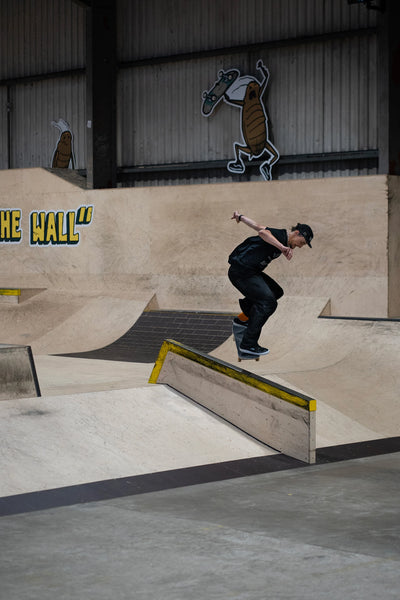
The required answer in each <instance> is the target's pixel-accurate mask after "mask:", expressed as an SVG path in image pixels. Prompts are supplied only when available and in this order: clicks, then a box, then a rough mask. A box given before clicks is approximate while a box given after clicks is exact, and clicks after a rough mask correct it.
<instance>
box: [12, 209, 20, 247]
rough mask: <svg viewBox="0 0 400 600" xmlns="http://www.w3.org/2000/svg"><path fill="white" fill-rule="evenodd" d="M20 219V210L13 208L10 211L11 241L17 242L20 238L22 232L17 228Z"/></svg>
mask: <svg viewBox="0 0 400 600" xmlns="http://www.w3.org/2000/svg"><path fill="white" fill-rule="evenodd" d="M20 220H21V211H20V210H13V211H12V221H11V239H12V241H13V242H17V241H18V240H20V239H21V235H22V232H21V231H20V229H19V222H20Z"/></svg>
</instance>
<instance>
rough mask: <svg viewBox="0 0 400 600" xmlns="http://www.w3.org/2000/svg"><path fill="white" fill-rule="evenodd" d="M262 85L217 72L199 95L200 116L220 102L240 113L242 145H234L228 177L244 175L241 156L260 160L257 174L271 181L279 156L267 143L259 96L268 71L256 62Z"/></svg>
mask: <svg viewBox="0 0 400 600" xmlns="http://www.w3.org/2000/svg"><path fill="white" fill-rule="evenodd" d="M257 69H259V70H260V71H261V74H262V81H261V82H260V81H259V80H258V79H256V78H255V77H251V76H243V77H241V76H240V71H238V69H231V70H230V71H220V72H219V73H218V75H219V79H218V80H217V81H216V82H215V83H214V85H213V86H212V88H211V89H210V90H209V91H208V92H203V105H202V109H201V112H202V114H203V116H205V117H209V116H210V115H211V114H212V112H213V110H214V108H215V107H216V106H217V104H219V102H220V101H221V100H222V99H223V100H224V101H225V102H226V103H227V104H231V105H232V106H237V107H239V108H240V110H241V132H242V137H243V140H242V143H238V142H235V143H234V144H233V150H234V153H235V160H231V161H230V162H228V164H227V169H228V171H229V172H230V173H244V172H245V169H246V167H245V164H244V162H243V156H246V157H247V158H248V159H249V160H252V159H254V158H263V157H265V160H264V161H263V162H262V163H261V165H260V173H261V175H262V176H263V178H264V179H265V180H267V181H269V180H270V179H272V176H271V169H272V166H273V165H274V164H275V163H276V162H277V161H278V160H279V152H278V150H277V149H276V148H275V146H274V145H273V143H272V142H271V140H270V139H269V133H268V117H267V114H266V111H265V107H264V104H263V102H262V95H263V94H264V92H265V89H266V87H267V84H268V79H269V71H268V69H267V68H266V67H265V65H264V63H263V62H262V60H259V61H258V62H257Z"/></svg>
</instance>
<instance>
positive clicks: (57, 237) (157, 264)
mask: <svg viewBox="0 0 400 600" xmlns="http://www.w3.org/2000/svg"><path fill="white" fill-rule="evenodd" d="M0 189H1V193H2V199H1V206H0V209H1V213H0V215H1V222H0V226H1V227H0V234H1V242H0V247H1V252H2V261H1V266H0V287H3V288H13V287H15V288H21V289H22V290H29V291H30V292H29V294H27V296H28V299H27V300H26V301H24V302H22V303H21V304H20V305H18V306H14V305H13V306H11V305H10V306H9V305H7V306H6V307H5V308H4V307H2V310H1V311H0V319H1V321H2V325H4V327H3V334H4V335H6V334H7V336H8V337H7V339H6V340H5V339H4V340H3V342H7V343H22V342H23V343H31V341H32V340H35V339H36V338H37V336H38V331H39V330H40V331H41V334H42V335H43V333H45V334H46V333H49V332H50V331H51V330H52V329H54V327H56V326H60V325H61V324H62V322H63V321H64V320H65V319H70V318H71V317H72V316H73V315H74V314H75V313H77V312H79V311H82V310H84V308H85V304H84V303H85V302H87V301H88V299H89V300H90V302H92V303H94V308H93V309H90V310H86V317H85V318H87V317H88V314H92V315H94V314H95V313H94V311H95V309H96V302H97V303H99V302H103V300H104V298H106V299H107V302H106V303H105V308H104V306H103V305H102V306H103V308H102V310H103V312H102V313H101V319H102V322H104V321H105V320H106V317H107V315H110V318H111V319H112V314H114V313H113V311H114V307H115V305H116V304H118V315H119V321H118V327H117V331H113V335H111V332H110V336H109V337H110V341H111V339H115V338H116V337H117V336H118V335H119V334H120V333H123V329H125V330H126V329H127V328H128V327H129V326H130V325H131V324H132V323H133V322H134V320H135V319H136V318H137V316H139V314H140V311H141V310H143V308H144V307H145V306H146V304H147V303H148V302H149V300H150V299H151V298H152V297H153V296H154V295H155V296H156V301H157V302H158V305H159V306H160V307H161V308H166V309H168V308H178V309H179V308H180V309H184V308H186V309H202V310H222V311H231V310H232V311H234V310H236V309H237V296H238V294H237V292H236V290H235V289H234V288H233V287H232V286H231V284H230V283H229V281H228V279H227V275H226V273H227V268H228V263H227V258H228V255H229V253H230V251H231V250H232V249H233V248H234V247H235V246H236V245H237V244H238V243H240V242H241V241H242V240H243V239H244V238H245V237H247V236H248V235H252V231H251V230H250V229H249V228H248V227H246V226H244V225H243V224H239V225H237V224H236V223H235V222H234V221H232V220H230V216H231V215H232V213H233V211H234V210H235V209H238V210H240V211H241V212H242V213H244V214H247V215H249V216H251V217H252V218H254V219H255V220H256V221H258V222H260V223H261V224H263V225H270V226H272V227H287V228H289V227H291V226H292V225H295V224H296V222H297V221H301V222H306V223H309V224H310V225H311V226H312V228H313V229H314V234H315V237H314V241H313V248H312V250H310V249H309V248H308V247H305V248H303V249H302V250H301V251H300V250H296V251H295V256H294V258H293V259H292V261H290V262H288V261H286V260H285V259H284V258H283V257H282V258H281V259H279V260H277V261H274V263H273V264H271V265H270V267H269V273H270V274H271V275H272V276H273V277H275V278H276V279H277V280H278V281H279V282H280V284H281V285H282V287H283V288H284V289H285V293H286V294H287V295H289V296H299V295H300V296H302V295H303V296H318V297H326V298H329V299H330V311H331V314H333V315H340V316H351V317H387V316H389V317H395V316H396V317H398V316H400V299H399V296H398V293H397V290H398V288H399V280H400V275H399V273H400V270H399V269H400V267H399V265H400V261H399V238H398V235H397V232H398V228H399V221H400V204H399V197H400V184H399V178H395V177H386V176H366V177H349V178H331V179H320V180H317V179H313V180H298V181H272V182H264V181H263V182H250V183H235V184H215V185H198V186H197V185H191V186H167V187H154V188H150V187H146V188H117V189H112V190H108V189H107V190H85V189H82V188H81V187H78V186H77V185H74V184H73V183H70V182H69V181H67V180H65V179H62V178H60V177H58V176H57V175H55V174H54V173H52V172H50V171H48V170H45V169H18V170H9V171H0ZM35 290H36V291H37V292H38V293H37V294H36V295H35ZM39 292H40V293H39ZM25 297H26V296H25ZM60 302H61V303H62V304H63V309H62V310H61V311H60V307H59V306H58V303H60ZM125 303H128V304H126V306H125ZM129 303H130V304H129ZM132 303H133V304H132ZM135 303H136V304H135ZM103 304H104V303H103ZM33 305H35V306H36V309H35V310H36V312H35V318H34V321H35V324H36V325H35V327H36V330H35V331H33V330H32V329H30V330H24V331H23V329H24V327H25V325H22V326H21V327H22V329H21V331H22V333H21V335H22V336H23V340H21V337H20V338H19V339H13V335H12V333H13V332H16V333H17V332H18V322H20V323H23V322H24V318H23V315H24V311H25V312H26V311H28V312H29V310H28V307H29V306H33ZM135 307H136V308H135ZM135 310H136V312H137V314H135ZM14 311H18V312H15V315H18V318H14V317H13V316H12V315H13V314H14ZM124 311H126V314H130V315H131V318H132V319H133V321H132V323H128V322H126V319H125V320H124V314H125V313H124ZM28 316H29V315H28ZM32 316H33V313H32V314H31V315H30V317H32ZM96 318H97V317H95V319H96ZM10 321H13V324H12V328H11V327H9V326H7V323H9V322H10ZM32 327H34V326H33V325H32ZM79 333H80V332H79V328H78V329H77V330H76V331H75V332H74V333H73V335H74V336H75V338H77V337H79ZM71 335H72V334H71ZM17 337H18V336H17ZM106 338H107V336H106ZM106 341H107V340H106V339H105V340H103V343H105V342H106ZM93 343H94V340H93ZM33 348H34V347H33ZM74 349H75V348H74ZM53 351H54V350H53Z"/></svg>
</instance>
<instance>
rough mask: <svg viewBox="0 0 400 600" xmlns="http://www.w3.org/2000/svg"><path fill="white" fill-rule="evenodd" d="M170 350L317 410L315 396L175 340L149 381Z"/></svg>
mask: <svg viewBox="0 0 400 600" xmlns="http://www.w3.org/2000/svg"><path fill="white" fill-rule="evenodd" d="M168 352H173V353H174V354H179V355H180V356H183V357H185V358H187V359H189V360H192V361H194V362H197V363H199V364H200V365H203V366H204V367H207V368H208V369H212V370H213V371H217V372H218V373H222V374H223V375H226V376H227V377H231V378H232V379H236V380H237V381H241V382H242V383H245V384H246V385H250V386H252V387H254V388H257V389H259V390H262V391H263V392H266V393H267V394H271V395H272V396H276V397H277V398H280V399H281V400H285V401H286V402H290V403H291V404H296V406H300V407H301V408H304V409H305V410H307V411H309V412H312V411H315V410H317V401H316V400H314V399H313V398H308V397H307V396H304V395H303V394H300V393H298V392H293V391H291V390H289V389H288V388H284V387H283V386H279V385H278V384H276V383H273V382H271V381H269V380H267V379H264V378H262V377H259V376H258V375H255V374H254V373H250V372H249V371H244V370H243V369H238V368H236V367H234V366H233V365H230V364H228V363H225V362H224V361H222V360H219V359H218V358H214V357H213V356H210V355H208V354H203V353H201V352H197V350H193V349H191V348H188V347H187V346H184V345H183V344H180V343H179V342H175V341H174V340H165V341H164V342H163V344H162V346H161V348H160V352H159V354H158V357H157V360H156V362H155V363H154V367H153V371H152V373H151V375H150V379H149V383H157V380H158V377H159V375H160V372H161V369H162V366H163V363H164V360H165V358H166V356H167V354H168Z"/></svg>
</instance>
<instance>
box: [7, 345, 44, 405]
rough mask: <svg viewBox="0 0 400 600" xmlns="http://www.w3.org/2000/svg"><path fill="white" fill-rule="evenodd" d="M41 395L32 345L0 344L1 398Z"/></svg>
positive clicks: (10, 398) (12, 398)
mask: <svg viewBox="0 0 400 600" xmlns="http://www.w3.org/2000/svg"><path fill="white" fill-rule="evenodd" d="M40 395H41V394H40V387H39V381H38V378H37V373H36V368H35V362H34V360H33V355H32V349H31V347H30V346H19V345H16V344H0V400H14V399H16V398H31V397H35V396H40Z"/></svg>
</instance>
